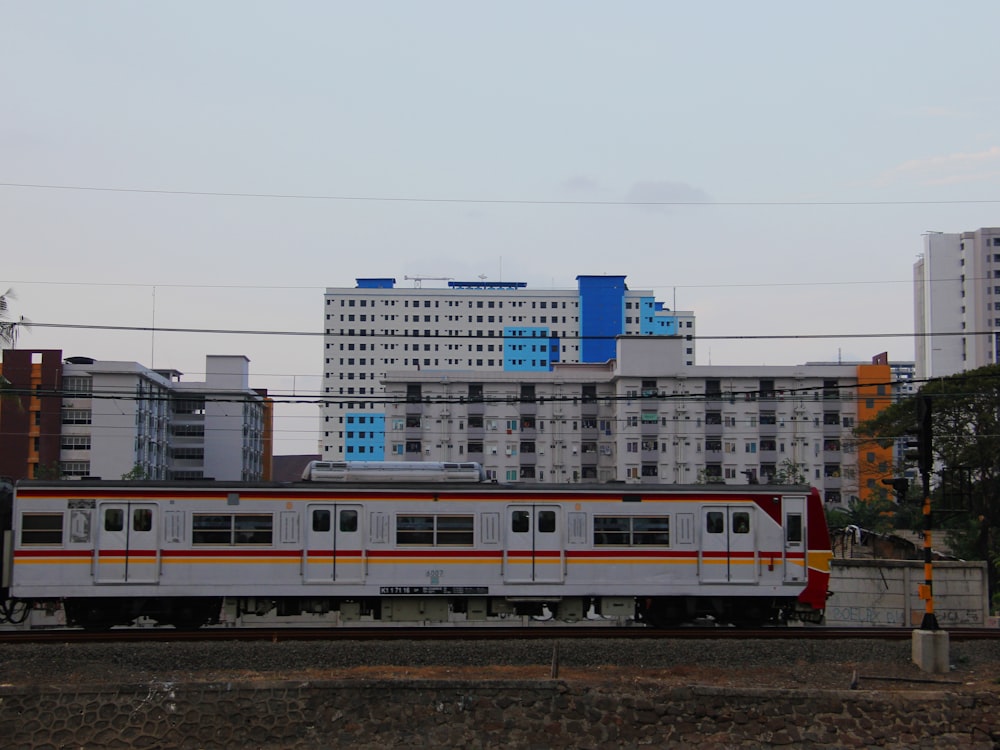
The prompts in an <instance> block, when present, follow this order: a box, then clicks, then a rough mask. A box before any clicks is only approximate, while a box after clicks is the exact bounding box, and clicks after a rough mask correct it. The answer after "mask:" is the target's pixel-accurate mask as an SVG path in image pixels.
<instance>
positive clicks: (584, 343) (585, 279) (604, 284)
mask: <svg viewBox="0 0 1000 750" xmlns="http://www.w3.org/2000/svg"><path fill="white" fill-rule="evenodd" d="M576 281H577V288H578V289H579V292H580V361H581V362H606V361H608V360H609V359H614V358H615V337H616V336H618V335H620V334H622V333H624V332H625V291H626V289H627V287H626V286H625V277H624V276H577V277H576Z"/></svg>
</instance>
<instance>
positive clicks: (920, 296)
mask: <svg viewBox="0 0 1000 750" xmlns="http://www.w3.org/2000/svg"><path fill="white" fill-rule="evenodd" d="M913 282H914V328H915V331H916V342H915V351H916V371H917V372H916V374H917V378H918V379H919V380H925V379H927V378H935V377H945V376H948V375H954V374H955V373H959V372H964V371H966V370H973V369H976V368H978V367H983V366H985V365H989V364H995V363H996V362H998V361H1000V359H998V356H1000V227H990V228H982V229H977V230H975V231H972V232H962V233H960V234H947V233H942V232H931V233H928V234H925V235H924V248H923V254H922V255H921V257H920V258H919V259H918V260H917V262H916V263H915V264H914V266H913Z"/></svg>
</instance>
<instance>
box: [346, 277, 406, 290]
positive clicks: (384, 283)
mask: <svg viewBox="0 0 1000 750" xmlns="http://www.w3.org/2000/svg"><path fill="white" fill-rule="evenodd" d="M354 281H355V283H356V284H357V285H358V286H357V288H358V289H394V288H395V286H396V280H395V279H355V280H354Z"/></svg>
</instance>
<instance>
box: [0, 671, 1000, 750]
mask: <svg viewBox="0 0 1000 750" xmlns="http://www.w3.org/2000/svg"><path fill="white" fill-rule="evenodd" d="M998 703H1000V695H997V694H993V693H977V694H952V693H947V692H941V691H933V692H930V691H929V692H910V691H908V692H898V693H884V692H879V691H869V690H854V691H814V690H778V689H749V688H744V689H734V688H715V687H690V688H676V687H673V688H662V687H659V686H657V685H656V684H655V683H652V682H649V683H645V682H638V683H633V684H629V685H627V687H625V688H622V687H621V686H615V685H610V684H609V685H601V686H589V685H576V684H568V683H565V682H562V681H558V680H551V681H489V682H473V681H450V680H449V681H429V680H425V681H401V680H372V681H329V682H315V683H309V682H291V681H290V682H263V683H261V682H252V683H251V682H247V683H216V684H185V685H180V684H169V683H159V684H149V685H131V686H123V687H118V688H110V687H105V686H96V687H79V688H70V687H62V688H56V687H48V688H15V687H2V688H0V745H2V746H4V747H17V748H23V749H24V750H56V749H61V748H87V750H97V749H100V748H122V749H123V750H124V749H126V748H129V749H131V748H205V749H206V750H208V749H209V748H239V749H240V750H253V749H255V748H260V749H262V750H272V749H277V748H282V749H283V750H295V749H297V748H309V749H310V750H314V749H316V748H338V747H350V748H384V747H392V746H403V747H478V748H605V747H637V746H644V745H645V746H654V747H668V748H669V747H674V748H682V747H684V748H686V747H695V746H697V747H699V748H703V749H705V750H711V749H712V748H736V747H776V746H789V747H804V748H809V747H815V748H820V747H824V748H828V747H870V746H879V747H888V748H912V747H917V746H919V747H921V748H934V747H940V748H952V747H963V748H994V747H995V746H996V744H997V743H998V742H1000V719H998V714H1000V711H998Z"/></svg>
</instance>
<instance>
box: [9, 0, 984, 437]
mask: <svg viewBox="0 0 1000 750" xmlns="http://www.w3.org/2000/svg"><path fill="white" fill-rule="evenodd" d="M998 26H1000V3H996V2H994V1H993V0H989V1H987V0H982V1H980V0H957V1H956V2H953V3H948V4H945V3H941V2H939V1H934V2H928V1H924V0H907V1H905V2H903V1H898V0H880V1H879V2H874V3H873V2H870V1H865V2H860V1H857V0H841V1H840V2H837V3H803V2H801V1H800V0H796V1H791V0H788V1H784V0H781V1H779V0H773V1H769V0H762V2H758V3H747V2H743V1H742V0H740V1H737V0H715V1H714V2H703V3H695V2H685V3H679V2H670V1H668V0H657V1H655V2H653V1H649V2H646V1H644V0H634V1H632V2H628V1H625V2H619V3H609V2H601V3H598V2H587V1H586V0H573V1H572V2H570V1H566V2H562V1H560V0H551V1H548V2H522V1H519V0H509V1H508V2H505V3H469V2H451V1H445V0H442V1H440V2H434V1H432V2H423V3H414V2H398V1H393V0H386V1H385V2H378V3H356V2H351V3H348V2H336V1H335V0H324V1H322V2H318V1H315V2H314V1H312V0H298V1H294V2H280V3H279V2H248V1H246V0H240V1H239V2H235V1H234V2H229V1H226V0H214V1H213V2H210V3H205V2H189V1H186V0H175V1H173V2H170V3H136V2H124V1H123V2H101V1H100V0H95V1H94V2H88V3H80V2H76V1H75V0H51V1H50V2H35V3H24V2H14V1H12V0H0V257H2V258H3V265H2V269H3V270H2V272H0V292H2V291H3V290H4V289H6V288H8V287H10V288H13V289H14V291H15V294H16V299H15V300H13V301H12V302H11V303H10V307H11V309H10V312H12V313H13V314H15V315H23V316H25V317H26V318H29V319H30V320H31V321H33V323H34V325H33V326H32V328H31V329H30V330H27V331H25V332H23V333H22V335H21V337H20V340H19V343H18V346H19V347H20V348H59V349H62V350H63V352H64V354H65V356H67V357H68V356H90V357H94V358H97V359H108V360H126V361H135V362H140V363H142V364H143V365H146V366H152V367H157V368H173V369H177V370H180V371H181V372H183V373H184V379H186V380H203V379H204V377H205V372H204V370H205V356H206V355H208V354H243V355H246V356H247V357H248V358H249V359H250V373H251V375H250V385H251V386H252V387H256V388H267V389H268V390H269V391H270V392H271V394H272V395H274V396H275V397H277V399H278V400H279V402H282V401H284V400H286V397H288V398H291V397H295V398H298V399H301V400H306V401H308V400H309V399H313V398H317V397H318V396H319V391H320V385H321V380H322V368H323V349H322V332H323V323H324V321H323V314H324V309H323V294H324V290H325V289H326V288H327V287H353V286H354V285H355V279H356V278H359V277H372V276H377V277H385V276H389V277H394V278H396V279H397V286H412V285H414V283H415V282H414V281H412V280H406V279H405V277H406V276H411V277H414V276H425V277H447V278H451V279H455V280H460V281H461V280H478V279H479V278H480V277H485V278H486V279H489V280H502V281H523V282H526V283H527V284H528V286H529V287H531V288H539V289H541V288H559V289H567V288H575V286H576V276H577V275H579V274H611V275H623V276H625V277H626V283H627V284H628V285H629V287H630V288H631V289H644V290H652V291H653V292H654V293H655V296H656V298H657V299H659V300H661V301H663V302H664V303H665V304H666V305H667V306H668V307H672V308H676V309H680V310H691V311H693V312H694V313H695V314H696V316H697V332H698V336H699V341H698V342H697V364H700V365H704V364H712V365H726V364H732V365H794V364H800V363H803V362H807V361H838V360H839V361H856V360H869V359H870V358H871V357H872V356H873V355H874V354H877V353H879V352H883V351H886V352H888V353H889V356H890V359H891V360H898V361H902V360H912V358H913V341H912V338H910V337H908V335H907V334H912V332H913V287H912V267H913V263H914V261H915V260H916V259H917V257H918V255H919V254H920V252H921V250H922V235H923V234H924V233H926V232H929V231H944V232H961V231H970V230H974V229H977V228H980V227H988V226H997V225H1000V190H998V188H1000V97H997V95H996V91H997V88H998V83H1000V57H998V55H1000V52H998V48H997V45H996V43H995V41H994V40H993V38H992V36H991V35H990V34H989V33H987V34H984V35H981V36H980V35H978V34H977V33H976V29H995V28H997V27H998ZM422 283H423V286H424V287H425V288H428V287H431V286H435V285H437V286H441V285H444V282H441V281H430V280H428V281H423V282H422ZM153 328H156V329H159V330H156V331H155V332H154V331H151V330H150V329H153ZM130 329H137V330H130ZM162 329H181V330H175V331H170V330H162ZM191 329H198V330H200V331H211V332H197V333H194V332H190V331H191ZM749 337H752V338H749ZM318 436H319V424H318V410H317V408H316V407H315V406H312V405H309V404H302V405H297V406H296V405H288V404H285V403H279V404H278V406H277V421H276V437H277V442H276V446H275V452H276V453H308V452H314V451H316V450H317V442H318Z"/></svg>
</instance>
